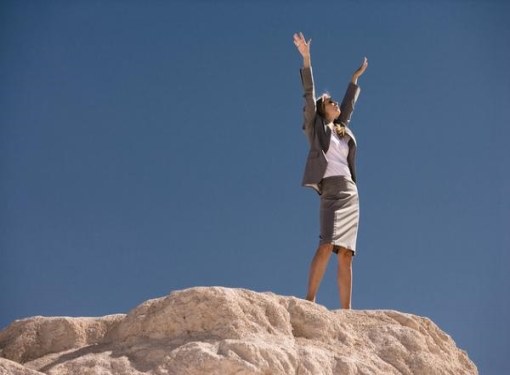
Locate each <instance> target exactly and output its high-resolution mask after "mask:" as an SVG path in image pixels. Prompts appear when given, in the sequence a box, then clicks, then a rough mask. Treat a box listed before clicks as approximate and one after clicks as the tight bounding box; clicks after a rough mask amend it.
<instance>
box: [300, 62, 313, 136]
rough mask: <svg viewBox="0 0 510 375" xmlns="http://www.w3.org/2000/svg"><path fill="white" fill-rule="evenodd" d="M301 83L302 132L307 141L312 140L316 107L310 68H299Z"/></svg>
mask: <svg viewBox="0 0 510 375" xmlns="http://www.w3.org/2000/svg"><path fill="white" fill-rule="evenodd" d="M300 73H301V83H302V84H303V91H304V95H303V96H304V98H305V107H304V108H303V116H304V123H303V130H304V132H305V134H306V135H307V137H308V139H310V140H311V139H312V138H313V131H314V121H315V114H316V110H317V108H316V106H315V86H314V83H313V72H312V67H310V68H301V70H300Z"/></svg>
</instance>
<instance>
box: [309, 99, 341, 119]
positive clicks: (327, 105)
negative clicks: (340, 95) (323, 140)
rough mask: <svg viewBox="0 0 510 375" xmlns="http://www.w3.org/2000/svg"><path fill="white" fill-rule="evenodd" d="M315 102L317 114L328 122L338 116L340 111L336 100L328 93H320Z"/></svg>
mask: <svg viewBox="0 0 510 375" xmlns="http://www.w3.org/2000/svg"><path fill="white" fill-rule="evenodd" d="M315 104H316V106H317V113H318V115H319V116H321V117H322V118H323V119H324V120H326V121H328V122H331V121H333V120H335V119H336V118H338V116H340V113H342V111H341V110H340V107H339V106H338V102H335V101H334V100H333V99H331V96H330V95H329V94H322V95H321V96H320V98H319V99H317V101H316V102H315Z"/></svg>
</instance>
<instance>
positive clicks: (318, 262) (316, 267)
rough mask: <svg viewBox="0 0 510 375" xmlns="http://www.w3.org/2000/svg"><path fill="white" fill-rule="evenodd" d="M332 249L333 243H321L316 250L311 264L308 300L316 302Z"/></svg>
mask: <svg viewBox="0 0 510 375" xmlns="http://www.w3.org/2000/svg"><path fill="white" fill-rule="evenodd" d="M332 250H333V245H331V244H325V245H320V246H319V248H318V249H317V251H316V252H315V256H314V257H313V260H312V264H311V265H310V275H309V277H308V293H307V294H306V299H307V300H308V301H312V302H315V298H317V291H318V290H319V285H320V284H321V281H322V277H323V276H324V272H326V268H327V266H328V261H329V258H330V257H331V251H332Z"/></svg>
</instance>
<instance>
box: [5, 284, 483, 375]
mask: <svg viewBox="0 0 510 375" xmlns="http://www.w3.org/2000/svg"><path fill="white" fill-rule="evenodd" d="M4 374H5V375H7V374H9V375H35V374H52V375H61V374H66V375H85V374H86V375H92V374H93V375H96V374H104V375H107V374H119V375H135V374H136V375H141V374H154V375H195V374H196V375H199V374H200V375H214V374H217V375H228V374H239V375H241V374H246V375H248V374H260V375H262V374H263V375H279V374H282V375H283V374H285V375H288V374H297V375H305V374H306V375H327V374H341V375H349V374H377V375H379V374H409V375H435V374H455V375H457V374H463V375H467V374H478V371H477V369H476V366H475V365H474V364H473V362H471V361H470V360H469V358H468V356H467V354H466V353H465V352H464V351H462V350H460V349H458V348H457V347H456V345H455V343H454V341H453V340H452V339H451V338H450V337H449V336H448V335H447V334H445V333H444V332H442V331H441V330H440V329H439V328H438V327H437V326H436V325H435V324H434V323H433V322H432V321H431V320H429V319H427V318H422V317H418V316H415V315H411V314H404V313H400V312H396V311H383V310H381V311H355V310H354V311H345V310H338V311H330V310H327V309H326V308H325V307H323V306H320V305H318V304H314V303H311V302H308V301H304V300H301V299H298V298H294V297H283V296H279V295H275V294H272V293H257V292H253V291H249V290H244V289H228V288H218V287H208V288H203V287H200V288H192V289H187V290H183V291H177V292H173V293H171V294H170V295H168V296H167V297H162V298H157V299H152V300H149V301H146V302H144V303H142V304H141V305H139V306H138V307H136V308H135V309H133V310H132V311H131V312H129V313H128V314H127V315H123V314H119V315H110V316H105V317H102V318H64V317H62V318H44V317H33V318H28V319H24V320H19V321H15V322H13V323H12V324H11V325H9V326H8V327H7V328H5V329H4V330H3V331H1V332H0V375H4Z"/></svg>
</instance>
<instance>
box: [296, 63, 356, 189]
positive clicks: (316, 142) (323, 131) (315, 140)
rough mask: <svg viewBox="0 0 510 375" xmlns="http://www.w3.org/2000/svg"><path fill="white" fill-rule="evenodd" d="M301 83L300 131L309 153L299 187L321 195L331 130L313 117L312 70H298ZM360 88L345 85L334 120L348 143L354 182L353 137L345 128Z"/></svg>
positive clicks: (319, 119)
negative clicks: (301, 125)
mask: <svg viewBox="0 0 510 375" xmlns="http://www.w3.org/2000/svg"><path fill="white" fill-rule="evenodd" d="M301 82H302V83H303V89H304V92H305V93H304V98H305V107H304V109H303V114H304V124H303V130H304V132H305V134H306V137H307V138H308V142H309V144H310V151H309V152H308V158H307V160H306V166H305V173H304V176H303V182H302V185H303V186H307V187H311V188H313V189H315V190H316V191H317V193H319V194H321V193H322V192H321V186H320V182H321V180H322V178H323V176H324V173H325V172H326V167H327V165H328V161H327V160H326V156H325V154H326V152H328V149H329V142H330V140H331V129H330V128H329V126H326V124H325V123H324V120H323V119H322V118H321V117H320V116H319V115H318V114H317V108H316V104H315V102H316V100H317V99H316V97H315V87H314V83H313V74H312V68H311V67H310V68H302V69H301ZM359 93H360V88H359V86H358V85H355V84H354V83H352V82H349V86H347V91H346V92H345V95H344V98H343V100H342V104H341V105H340V109H341V114H340V116H339V117H338V118H337V119H336V120H335V123H337V124H342V125H344V126H345V130H346V132H347V134H348V135H349V136H350V140H349V154H348V156H347V162H348V164H349V170H350V171H351V176H352V180H353V181H354V182H356V165H355V161H356V138H354V134H353V133H352V131H351V129H349V128H348V125H349V122H350V121H351V115H352V112H353V111H354V105H355V103H356V100H357V99H358V95H359Z"/></svg>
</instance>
